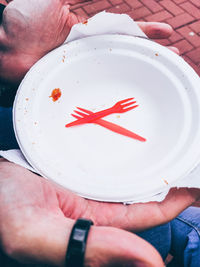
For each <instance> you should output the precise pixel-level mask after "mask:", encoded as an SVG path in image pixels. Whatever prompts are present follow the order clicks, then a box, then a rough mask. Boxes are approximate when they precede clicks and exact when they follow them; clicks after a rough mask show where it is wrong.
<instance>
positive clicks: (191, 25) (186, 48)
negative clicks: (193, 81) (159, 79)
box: [0, 0, 200, 75]
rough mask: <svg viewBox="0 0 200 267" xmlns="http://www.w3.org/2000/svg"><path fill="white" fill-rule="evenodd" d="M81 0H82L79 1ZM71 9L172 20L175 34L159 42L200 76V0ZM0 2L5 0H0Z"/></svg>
mask: <svg viewBox="0 0 200 267" xmlns="http://www.w3.org/2000/svg"><path fill="white" fill-rule="evenodd" d="M80 1H81V0H80ZM82 1H83V3H80V4H77V5H75V6H73V8H72V10H73V11H74V12H76V13H77V14H79V15H81V16H84V17H86V18H88V17H91V16H93V15H94V14H96V13H98V12H100V11H102V10H107V11H109V12H114V13H126V14H128V15H130V16H131V17H132V18H133V19H135V20H143V21H157V22H166V23H169V24H170V25H171V26H172V27H173V28H174V30H175V31H174V34H173V35H172V36H171V37H170V38H169V39H166V40H162V41H158V42H159V43H161V44H163V45H172V46H176V47H178V48H179V49H180V53H181V56H182V57H183V58H184V59H185V60H186V61H187V62H188V63H189V64H190V65H191V66H192V67H193V68H194V70H195V71H196V72H197V73H198V74H199V75H200V0H85V1H84V0H82ZM0 3H4V4H5V3H6V2H5V0H0Z"/></svg>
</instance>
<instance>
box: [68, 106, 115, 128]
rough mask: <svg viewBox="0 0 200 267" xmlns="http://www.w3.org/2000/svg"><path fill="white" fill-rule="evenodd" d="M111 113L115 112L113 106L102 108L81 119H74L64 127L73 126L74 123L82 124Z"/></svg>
mask: <svg viewBox="0 0 200 267" xmlns="http://www.w3.org/2000/svg"><path fill="white" fill-rule="evenodd" d="M113 113H115V108H114V107H111V108H108V109H104V110H101V111H98V112H95V113H92V114H90V115H88V116H87V117H84V118H82V119H78V120H76V121H73V122H70V123H68V124H66V125H65V127H71V126H75V125H79V124H83V123H88V122H94V121H95V120H97V119H100V118H102V117H105V116H108V115H110V114H113Z"/></svg>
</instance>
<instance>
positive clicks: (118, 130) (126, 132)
mask: <svg viewBox="0 0 200 267" xmlns="http://www.w3.org/2000/svg"><path fill="white" fill-rule="evenodd" d="M93 123H96V124H99V125H101V126H103V127H105V128H107V129H109V130H111V131H113V132H115V133H118V134H121V135H125V136H128V137H131V138H133V139H136V140H138V141H141V142H145V141H146V139H145V138H143V137H142V136H140V135H138V134H136V133H133V132H131V131H129V130H127V129H126V128H123V127H121V126H119V125H117V124H115V123H112V122H109V121H105V120H102V119H98V120H96V121H94V122H93Z"/></svg>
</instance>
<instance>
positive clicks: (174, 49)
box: [168, 46, 180, 55]
mask: <svg viewBox="0 0 200 267" xmlns="http://www.w3.org/2000/svg"><path fill="white" fill-rule="evenodd" d="M168 48H169V49H170V50H171V51H173V52H174V53H176V54H177V55H179V54H180V51H179V49H178V48H177V47H174V46H168Z"/></svg>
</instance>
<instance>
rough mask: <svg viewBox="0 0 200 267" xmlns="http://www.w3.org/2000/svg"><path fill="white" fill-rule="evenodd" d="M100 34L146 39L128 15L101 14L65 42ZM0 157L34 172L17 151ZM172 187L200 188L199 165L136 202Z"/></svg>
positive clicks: (153, 198)
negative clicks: (175, 180) (187, 173)
mask: <svg viewBox="0 0 200 267" xmlns="http://www.w3.org/2000/svg"><path fill="white" fill-rule="evenodd" d="M101 34H126V35H133V36H140V37H146V35H145V34H144V33H143V32H142V30H141V29H140V28H139V27H138V25H137V23H135V22H134V21H133V20H132V19H131V18H130V17H129V16H128V15H125V14H122V15H119V14H112V13H107V12H101V13H99V14H97V15H95V16H94V17H92V18H90V19H89V20H88V22H87V23H85V24H83V23H80V24H76V25H74V26H73V27H72V29H71V32H70V34H69V36H68V38H67V39H66V41H65V42H70V41H73V40H77V39H81V38H83V37H87V36H93V35H101ZM0 156H2V157H3V158H5V159H7V160H9V161H11V162H14V163H16V164H18V165H21V166H23V167H25V168H27V169H29V170H31V171H33V172H36V171H35V170H34V169H33V168H32V167H31V166H30V164H29V163H28V162H27V161H26V159H25V157H24V156H23V154H22V152H21V151H20V150H19V149H15V150H8V151H0ZM172 187H178V188H180V187H189V188H200V164H199V165H198V166H197V167H196V168H195V169H193V171H192V172H191V173H190V174H189V175H187V176H186V177H185V178H184V179H181V180H180V181H177V182H176V183H175V184H173V185H170V186H169V185H168V186H167V185H166V191H165V192H162V193H161V194H157V195H155V196H151V197H147V198H145V199H141V200H139V201H137V202H143V203H145V202H149V201H162V200H163V199H164V198H165V197H166V195H167V193H168V192H169V190H170V188H172ZM132 203H136V201H132V202H126V203H124V204H132Z"/></svg>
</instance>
